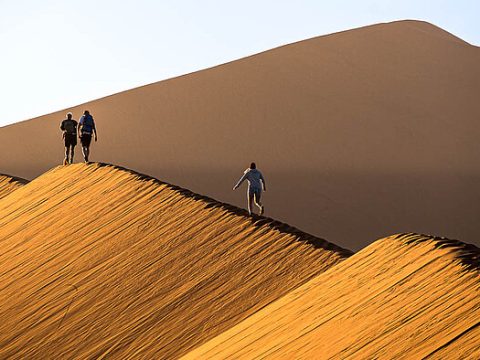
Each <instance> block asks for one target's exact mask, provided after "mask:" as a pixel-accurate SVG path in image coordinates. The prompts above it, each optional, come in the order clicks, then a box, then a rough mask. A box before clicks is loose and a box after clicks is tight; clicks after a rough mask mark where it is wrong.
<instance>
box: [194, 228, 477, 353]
mask: <svg viewBox="0 0 480 360" xmlns="http://www.w3.org/2000/svg"><path fill="white" fill-rule="evenodd" d="M479 275H480V249H478V248H476V247H475V246H473V245H465V244H463V243H460V242H457V241H450V240H445V239H439V238H431V237H425V236H419V235H413V234H406V235H399V236H392V237H389V238H385V239H383V240H379V241H377V242H375V243H374V244H372V245H371V246H369V247H367V248H366V249H364V250H362V251H360V252H359V253H357V254H355V255H354V256H352V257H350V258H349V259H348V260H346V261H344V262H343V263H341V264H340V265H338V266H335V267H334V268H332V269H330V270H329V271H327V272H325V273H324V274H322V275H319V276H318V277H316V278H315V279H313V280H311V281H310V282H308V283H307V284H305V285H303V286H302V287H300V288H298V289H297V290H294V291H292V292H291V293H289V294H288V295H286V296H285V297H283V298H282V299H280V300H278V301H276V302H274V303H273V304H271V305H269V306H268V307H266V308H265V309H262V310H261V311H259V312H258V313H256V314H255V315H253V316H252V317H250V318H248V319H247V320H245V321H244V322H242V323H241V324H239V325H237V326H236V327H234V328H232V329H230V330H229V331H227V332H225V333H223V334H222V335H220V336H219V337H217V338H215V339H213V340H212V341H210V342H208V343H206V344H205V345H204V346H202V347H200V348H198V349H196V350H195V351H193V352H191V353H190V354H188V356H186V357H185V358H186V359H190V358H191V359H225V358H229V356H232V355H235V358H236V359H266V358H269V359H293V358H295V359H314V358H315V359H318V358H322V359H330V358H339V359H340V358H341V359H344V358H354V359H412V358H416V359H430V358H432V359H478V358H480V331H479V329H480V322H479V319H480V276H479Z"/></svg>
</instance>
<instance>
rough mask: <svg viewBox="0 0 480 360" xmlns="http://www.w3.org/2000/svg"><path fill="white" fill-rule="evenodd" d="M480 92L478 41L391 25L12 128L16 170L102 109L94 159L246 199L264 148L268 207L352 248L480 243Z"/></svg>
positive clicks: (7, 148) (44, 156)
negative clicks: (396, 240) (434, 240)
mask: <svg viewBox="0 0 480 360" xmlns="http://www.w3.org/2000/svg"><path fill="white" fill-rule="evenodd" d="M478 94H480V49H479V48H478V47H475V46H472V45H470V44H468V43H466V42H464V41H462V40H460V39H458V38H457V37H455V36H453V35H451V34H449V33H447V32H445V31H443V30H442V29H440V28H438V27H435V26H433V25H431V24H428V23H424V22H418V21H401V22H394V23H387V24H378V25H374V26H368V27H364V28H359V29H354V30H351V31H345V32H341V33H337V34H332V35H328V36H322V37H317V38H313V39H310V40H306V41H301V42H298V43H294V44H290V45H287V46H283V47H280V48H276V49H273V50H270V51H266V52H264V53H261V54H257V55H254V56H250V57H247V58H244V59H241V60H238V61H233V62H231V63H228V64H224V65H221V66H217V67H214V68H211V69H207V70H203V71H199V72H196V73H192V74H188V75H185V76H181V77H178V78H174V79H170V80H166V81H161V82H158V83H154V84H151V85H148V86H144V87H140V88H136V89H133V90H129V91H126V92H123V93H119V94H115V95H113V96H109V97H106V98H102V99H98V100H95V101H92V102H89V103H87V104H84V105H81V106H76V107H73V108H69V109H65V110H62V111H59V112H56V113H54V114H50V115H46V116H42V117H39V118H36V119H33V120H30V121H25V122H21V123H18V124H15V125H12V126H7V127H3V128H0V152H1V153H3V154H15V156H5V157H3V156H2V157H1V158H0V170H1V171H2V172H5V173H8V174H17V175H19V176H22V177H25V178H28V179H32V178H34V177H36V176H38V175H40V174H42V173H44V172H45V171H47V170H48V169H50V168H52V167H54V166H56V165H58V164H61V162H62V161H63V157H64V150H63V144H62V141H61V140H60V130H59V126H60V122H61V120H62V119H63V118H64V117H65V113H66V111H72V112H73V113H74V117H75V118H76V119H78V118H79V117H80V115H81V113H82V112H83V110H84V109H89V110H90V111H91V112H92V114H93V115H94V117H95V118H96V121H97V125H98V131H99V141H98V143H94V144H93V145H92V154H91V160H93V161H102V162H108V163H115V164H121V165H122V166H125V167H128V168H132V169H135V170H137V171H140V172H142V173H146V174H150V175H152V176H155V177H157V178H162V179H164V180H165V181H168V182H169V183H173V184H176V185H179V186H182V187H185V188H188V189H191V190H192V191H195V192H196V193H200V194H205V195H207V196H210V197H213V198H215V199H219V200H220V201H222V202H227V203H230V204H234V205H236V206H241V207H245V199H244V198H245V194H244V189H241V190H239V191H236V192H232V191H231V188H232V186H233V184H234V183H235V182H236V180H237V179H238V178H239V177H240V175H241V174H242V172H243V170H244V169H245V168H246V167H247V166H248V164H250V162H251V161H256V162H257V164H258V166H259V168H260V170H262V171H263V172H264V175H265V177H266V179H267V182H268V184H267V185H268V190H269V191H268V193H266V194H264V199H265V204H266V205H267V208H266V209H267V214H268V216H270V217H272V218H275V219H278V220H280V221H283V222H287V223H289V224H292V225H295V226H297V227H299V228H301V229H303V230H304V231H307V232H309V233H311V234H314V235H317V236H321V237H325V238H327V239H329V240H330V241H332V242H334V243H336V244H338V245H341V246H344V247H347V248H350V249H352V250H358V249H360V248H363V247H364V246H366V245H368V244H369V243H370V242H371V241H372V240H373V239H379V238H382V237H384V236H387V235H391V234H395V233H401V232H417V233H427V234H441V235H442V236H446V237H450V238H456V239H462V240H463V241H466V242H472V243H476V244H477V245H480V243H479V242H478V237H477V234H478V232H479V230H480V229H479V226H478V214H479V213H480V193H479V191H478V183H479V180H480V168H479V167H478V159H479V157H480V148H479V143H480V142H479V141H478V139H479V138H480V122H479V119H480V102H479V101H478ZM18 139H26V140H25V141H20V142H19V141H18ZM27 140H28V141H27ZM76 154H77V155H76V159H77V161H80V159H81V154H80V150H79V148H78V147H77V151H76Z"/></svg>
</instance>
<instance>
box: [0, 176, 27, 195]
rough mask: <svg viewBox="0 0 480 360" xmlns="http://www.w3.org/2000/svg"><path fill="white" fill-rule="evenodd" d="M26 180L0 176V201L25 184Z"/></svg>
mask: <svg viewBox="0 0 480 360" xmlns="http://www.w3.org/2000/svg"><path fill="white" fill-rule="evenodd" d="M27 183H28V180H25V179H22V178H18V177H15V176H10V175H4V174H0V199H1V198H3V197H4V196H7V195H8V194H10V193H11V192H13V191H15V190H17V189H19V188H20V187H22V186H23V185H25V184H27Z"/></svg>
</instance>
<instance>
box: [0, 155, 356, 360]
mask: <svg viewBox="0 0 480 360" xmlns="http://www.w3.org/2000/svg"><path fill="white" fill-rule="evenodd" d="M0 214H1V217H0V242H1V248H2V251H1V253H0V262H1V264H2V266H1V270H0V271H1V276H0V279H1V282H0V304H1V307H0V358H2V359H3V358H15V359H66V358H78V359H90V358H98V359H105V358H118V359H129V358H148V359H153V358H157V359H160V358H175V357H178V356H180V355H182V354H185V353H186V352H187V351H188V350H191V349H193V348H194V347H197V346H198V345H200V344H202V343H204V342H205V341H207V340H209V339H211V338H213V337H214V336H216V335H219V334H220V333H221V332H223V331H224V330H226V329H228V328H231V327H232V326H233V325H235V324H237V323H239V322H240V321H241V320H244V319H245V318H247V317H248V316H250V315H252V314H253V313H255V312H256V311H257V310H259V309H261V308H262V307H264V306H265V305H267V304H268V303H270V302H272V301H274V300H276V299H278V298H280V297H282V296H283V295H285V294H287V293H288V292H289V291H291V290H293V289H295V288H297V287H299V286H300V285H302V284H304V283H306V282H307V281H308V280H310V279H312V278H314V277H316V276H318V275H319V274H321V273H322V272H324V271H325V270H326V269H328V268H330V267H331V266H332V265H334V264H337V263H339V262H341V261H342V260H343V259H344V258H345V257H347V256H349V255H350V254H351V253H350V252H349V251H347V250H343V249H341V248H339V247H337V246H335V245H333V244H330V243H328V242H326V241H324V240H322V239H319V238H315V237H313V236H311V235H308V234H305V233H303V232H301V231H299V230H297V229H295V228H292V227H290V226H288V225H285V224H282V223H279V222H277V221H273V220H271V219H268V218H259V217H253V218H251V217H248V216H246V214H245V212H244V211H242V210H239V209H237V208H235V207H233V206H230V205H227V204H222V203H219V202H216V201H214V200H212V199H209V198H206V197H203V196H200V195H197V194H194V193H191V192H190V191H188V190H184V189H181V188H178V187H175V186H172V185H168V184H165V183H162V182H160V181H158V180H155V179H153V178H149V177H147V176H145V175H141V174H138V173H135V172H133V171H129V170H127V169H123V168H119V167H114V166H110V165H105V164H90V165H84V164H75V165H69V166H60V167H56V168H54V169H52V170H50V171H49V172H47V173H46V174H44V175H42V176H40V177H39V178H36V179H35V180H33V181H32V182H30V183H29V184H27V185H25V186H23V187H21V188H20V189H18V190H16V191H15V192H13V193H11V194H10V195H9V196H6V197H4V198H3V199H1V200H0Z"/></svg>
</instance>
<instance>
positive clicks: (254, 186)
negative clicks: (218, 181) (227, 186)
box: [233, 162, 267, 215]
mask: <svg viewBox="0 0 480 360" xmlns="http://www.w3.org/2000/svg"><path fill="white" fill-rule="evenodd" d="M245 180H247V182H248V188H247V200H248V202H247V204H248V213H249V214H250V215H252V204H253V202H255V205H256V206H257V207H258V208H259V209H260V212H259V214H260V215H263V213H264V212H265V207H264V206H263V205H262V203H261V197H262V188H263V191H267V188H266V185H265V178H264V177H263V175H262V173H261V172H260V171H259V170H257V166H256V164H255V163H254V162H252V163H251V164H250V167H249V168H248V169H246V170H245V172H244V173H243V175H242V177H241V178H240V180H238V182H237V183H236V184H235V186H234V187H233V190H235V189H237V188H238V187H239V186H240V185H241V184H242V183H243V182H244V181H245Z"/></svg>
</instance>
